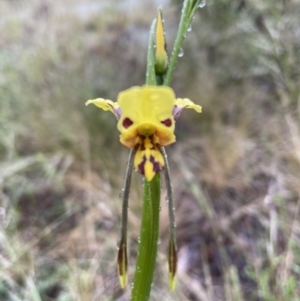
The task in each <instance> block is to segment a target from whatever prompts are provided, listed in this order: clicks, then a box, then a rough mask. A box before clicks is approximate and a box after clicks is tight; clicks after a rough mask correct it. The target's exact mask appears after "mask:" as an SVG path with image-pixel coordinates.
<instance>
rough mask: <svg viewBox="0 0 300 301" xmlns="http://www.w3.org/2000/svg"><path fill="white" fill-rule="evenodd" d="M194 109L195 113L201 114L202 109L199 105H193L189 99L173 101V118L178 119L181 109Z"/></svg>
mask: <svg viewBox="0 0 300 301" xmlns="http://www.w3.org/2000/svg"><path fill="white" fill-rule="evenodd" d="M185 108H187V109H194V110H195V111H196V112H198V113H201V112H202V107H201V106H199V105H196V104H194V103H193V102H192V101H191V100H190V99H188V98H177V99H176V101H175V106H174V108H173V116H174V118H175V119H176V118H178V117H179V115H180V114H181V112H182V110H183V109H185Z"/></svg>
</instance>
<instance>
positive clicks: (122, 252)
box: [118, 148, 136, 288]
mask: <svg viewBox="0 0 300 301" xmlns="http://www.w3.org/2000/svg"><path fill="white" fill-rule="evenodd" d="M135 152H136V150H135V149H134V148H133V149H131V150H130V153H129V157H128V162H127V166H126V172H125V178H124V187H123V189H122V193H121V198H122V217H121V234H120V242H119V251H118V275H119V280H120V284H121V287H122V288H124V287H125V285H126V282H127V223H128V200H129V191H130V184H131V175H132V168H133V161H134V155H135Z"/></svg>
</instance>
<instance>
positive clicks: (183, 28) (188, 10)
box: [164, 0, 200, 86]
mask: <svg viewBox="0 0 300 301" xmlns="http://www.w3.org/2000/svg"><path fill="white" fill-rule="evenodd" d="M199 4H200V0H198V1H195V0H194V1H193V0H185V1H184V3H183V8H182V13H181V19H180V23H179V28H178V32H177V36H176V39H175V43H174V47H173V51H172V54H171V58H170V62H169V66H168V70H167V73H166V76H165V79H164V86H170V85H171V81H172V78H173V74H174V71H175V67H176V65H177V61H178V56H179V53H180V51H181V46H182V43H183V41H184V39H185V37H186V33H187V29H188V27H189V26H190V25H191V22H192V20H193V17H194V15H195V12H196V10H197V8H198V6H199Z"/></svg>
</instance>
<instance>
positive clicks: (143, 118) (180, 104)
mask: <svg viewBox="0 0 300 301" xmlns="http://www.w3.org/2000/svg"><path fill="white" fill-rule="evenodd" d="M91 103H92V104H94V105H96V106H97V107H99V108H101V109H103V110H105V111H111V112H112V113H113V114H114V115H115V116H116V118H117V119H118V125H117V127H118V130H119V131H120V133H121V134H120V142H121V143H122V144H123V145H125V146H126V147H128V148H131V149H135V150H136V152H135V158H134V168H135V169H136V170H137V171H138V172H140V173H141V174H143V175H144V176H145V178H146V179H147V181H149V182H150V181H151V180H152V179H153V177H154V176H155V174H156V173H157V172H159V171H161V169H162V168H163V167H164V166H165V161H164V158H163V156H162V153H161V151H160V147H161V146H167V145H169V144H172V143H174V142H175V141H176V137H175V134H174V130H175V120H176V119H177V118H178V117H179V115H180V113H181V111H182V110H183V109H184V108H191V109H194V110H195V111H197V112H198V113H200V112H201V107H200V106H199V105H196V104H194V103H193V102H192V101H191V100H189V99H187V98H176V97H175V93H174V91H173V90H172V89H171V88H170V87H166V86H146V85H145V86H141V87H138V86H136V87H132V88H130V89H128V90H125V91H122V92H120V93H119V95H118V100H117V102H113V101H111V100H108V99H103V98H97V99H93V100H89V101H87V102H86V105H89V104H91Z"/></svg>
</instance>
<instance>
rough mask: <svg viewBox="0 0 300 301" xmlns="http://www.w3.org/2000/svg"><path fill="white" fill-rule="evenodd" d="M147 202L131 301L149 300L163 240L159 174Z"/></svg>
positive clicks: (150, 62) (147, 185) (152, 79)
mask: <svg viewBox="0 0 300 301" xmlns="http://www.w3.org/2000/svg"><path fill="white" fill-rule="evenodd" d="M155 25H156V22H155V21H153V23H152V25H151V29H150V37H149V48H148V57H147V76H146V84H147V85H152V86H156V75H155V63H154V62H155V58H154V34H155ZM144 181H145V182H144V199H143V209H142V222H141V231H140V238H139V248H138V255H137V260H136V267H135V273H134V279H133V285H132V291H131V298H130V300H131V301H147V300H148V299H149V295H150V291H151V285H152V281H153V275H154V270H155V263H156V257H157V244H158V236H159V207H160V175H159V174H158V173H157V174H156V175H155V177H154V178H153V180H152V181H151V182H148V181H147V180H146V179H145V180H144Z"/></svg>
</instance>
